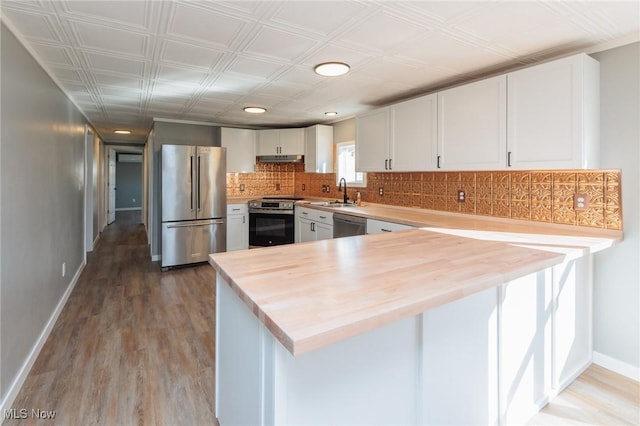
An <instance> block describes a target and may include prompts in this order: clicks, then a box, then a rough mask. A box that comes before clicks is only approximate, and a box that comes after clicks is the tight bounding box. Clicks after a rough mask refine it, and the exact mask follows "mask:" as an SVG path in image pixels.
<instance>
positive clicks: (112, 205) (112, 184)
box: [107, 149, 116, 225]
mask: <svg viewBox="0 0 640 426" xmlns="http://www.w3.org/2000/svg"><path fill="white" fill-rule="evenodd" d="M108 185H109V210H108V212H107V213H108V220H107V223H108V224H109V225H110V224H112V223H113V222H115V221H116V151H115V150H114V149H109V182H108Z"/></svg>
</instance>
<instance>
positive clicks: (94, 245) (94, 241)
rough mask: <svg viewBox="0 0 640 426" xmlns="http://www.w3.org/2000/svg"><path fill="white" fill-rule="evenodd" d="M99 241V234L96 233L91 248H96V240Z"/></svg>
mask: <svg viewBox="0 0 640 426" xmlns="http://www.w3.org/2000/svg"><path fill="white" fill-rule="evenodd" d="M99 239H100V233H99V232H98V235H96V239H95V240H93V247H94V248H95V247H96V244H98V240H99Z"/></svg>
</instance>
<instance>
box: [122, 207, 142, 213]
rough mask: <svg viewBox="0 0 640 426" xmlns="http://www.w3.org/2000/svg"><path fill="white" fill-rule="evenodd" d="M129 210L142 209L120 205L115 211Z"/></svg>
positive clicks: (140, 208)
mask: <svg viewBox="0 0 640 426" xmlns="http://www.w3.org/2000/svg"><path fill="white" fill-rule="evenodd" d="M131 210H142V207H122V208H119V209H116V211H117V212H126V211H131Z"/></svg>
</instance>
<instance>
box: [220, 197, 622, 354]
mask: <svg viewBox="0 0 640 426" xmlns="http://www.w3.org/2000/svg"><path fill="white" fill-rule="evenodd" d="M302 203H304V202H302ZM308 207H311V208H316V209H319V210H326V211H333V212H341V213H346V214H352V215H357V216H361V217H366V218H370V219H379V220H384V221H390V222H395V223H403V224H407V225H412V226H416V227H420V228H419V229H415V230H407V231H398V232H392V233H384V234H378V235H365V236H358V237H348V238H339V239H333V240H323V241H314V242H309V243H302V244H290V245H284V246H275V247H266V248H259V249H252V250H240V251H233V252H227V253H215V254H212V255H210V257H209V258H210V260H209V263H210V264H211V265H212V266H213V267H214V268H215V269H216V270H217V271H218V273H219V274H220V275H221V276H222V277H223V278H224V280H225V281H226V282H227V283H228V284H229V286H230V287H231V288H232V289H233V290H234V291H235V293H236V294H238V296H239V297H240V299H241V300H242V301H243V302H244V303H245V304H246V305H247V306H248V307H249V309H251V310H252V311H253V313H254V314H255V315H256V316H257V317H258V318H259V319H260V320H261V321H262V322H263V323H264V324H265V326H266V327H267V328H268V329H269V330H270V331H271V333H273V335H274V336H275V337H276V338H277V339H278V340H279V341H280V342H281V343H282V345H283V346H284V347H285V348H287V349H288V350H289V352H291V354H293V355H300V354H304V353H306V352H309V351H313V350H315V349H319V348H322V347H324V346H327V345H330V344H332V343H335V342H338V341H341V340H344V339H347V338H349V337H353V336H356V335H358V334H361V333H365V332H367V331H369V330H373V329H375V328H378V327H381V326H383V325H385V324H388V323H391V322H393V321H397V320H400V319H403V318H407V317H409V316H413V315H417V314H420V313H421V312H424V311H426V310H428V309H430V308H434V307H437V306H440V305H443V304H446V303H449V302H452V301H455V300H458V299H461V298H463V297H465V296H468V295H471V294H474V293H477V292H480V291H482V290H485V289H488V288H491V287H496V286H499V285H501V284H504V283H506V282H508V281H511V280H513V279H515V278H518V277H521V276H524V275H528V274H530V273H533V272H536V271H540V270H542V269H546V268H548V267H551V266H553V265H556V264H559V263H562V262H563V261H564V260H567V259H570V258H575V257H579V256H583V255H585V254H589V253H594V252H597V251H599V250H603V249H605V248H608V247H610V246H612V245H613V244H615V243H616V242H617V241H619V240H621V239H622V232H619V231H606V230H600V229H593V230H592V229H587V228H583V227H575V226H564V225H551V224H541V223H535V222H527V221H518V220H509V219H495V218H485V217H478V216H470V215H464V214H454V213H446V212H437V211H433V210H423V209H411V208H404V207H392V206H384V205H377V204H364V205H363V206H362V207H339V208H336V207H324V206H313V205H309V206H308Z"/></svg>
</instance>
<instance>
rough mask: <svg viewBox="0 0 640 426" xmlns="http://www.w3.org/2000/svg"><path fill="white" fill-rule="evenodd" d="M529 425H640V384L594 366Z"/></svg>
mask: <svg viewBox="0 0 640 426" xmlns="http://www.w3.org/2000/svg"><path fill="white" fill-rule="evenodd" d="M527 424H528V425H640V383H638V382H636V381H633V380H631V379H628V378H626V377H624V376H621V375H619V374H616V373H613V372H612V371H609V370H607V369H605V368H602V367H600V366H598V365H595V364H592V365H591V366H590V367H589V368H588V369H587V371H585V372H584V373H582V375H581V376H580V377H578V379H577V380H575V381H574V382H573V383H571V385H569V387H568V388H566V389H565V390H564V391H563V392H562V393H561V394H560V395H558V396H557V397H556V398H555V399H554V400H553V401H551V402H550V403H549V404H547V406H546V407H544V408H543V409H542V411H540V412H539V413H538V414H536V415H535V416H534V417H533V418H532V419H531V420H530V421H529V422H528V423H527Z"/></svg>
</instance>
